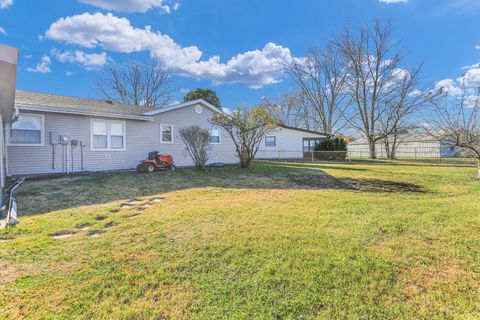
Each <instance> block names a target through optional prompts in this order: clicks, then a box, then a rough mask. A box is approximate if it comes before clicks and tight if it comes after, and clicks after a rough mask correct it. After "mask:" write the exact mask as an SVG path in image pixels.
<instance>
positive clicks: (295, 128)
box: [279, 125, 330, 137]
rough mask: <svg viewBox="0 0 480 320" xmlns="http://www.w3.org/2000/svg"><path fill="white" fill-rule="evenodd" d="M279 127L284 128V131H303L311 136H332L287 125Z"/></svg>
mask: <svg viewBox="0 0 480 320" xmlns="http://www.w3.org/2000/svg"><path fill="white" fill-rule="evenodd" d="M279 127H280V128H284V129H290V130H296V131H302V132H306V133H311V134H317V135H320V136H325V137H329V136H330V135H328V134H325V133H322V132H318V131H313V130H308V129H303V128H297V127H290V126H286V125H280V126H279Z"/></svg>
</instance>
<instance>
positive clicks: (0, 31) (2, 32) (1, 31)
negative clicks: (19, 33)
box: [0, 27, 7, 36]
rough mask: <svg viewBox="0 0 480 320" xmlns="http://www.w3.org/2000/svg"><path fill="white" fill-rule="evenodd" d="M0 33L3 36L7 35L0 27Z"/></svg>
mask: <svg viewBox="0 0 480 320" xmlns="http://www.w3.org/2000/svg"><path fill="white" fill-rule="evenodd" d="M0 33H1V34H3V35H5V36H6V35H7V31H5V29H3V28H2V27H0Z"/></svg>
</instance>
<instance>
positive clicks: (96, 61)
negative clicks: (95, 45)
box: [52, 49, 108, 70]
mask: <svg viewBox="0 0 480 320" xmlns="http://www.w3.org/2000/svg"><path fill="white" fill-rule="evenodd" d="M52 55H53V56H54V57H55V58H56V59H57V60H58V61H60V62H62V63H65V62H70V63H78V64H81V65H83V66H84V67H86V68H87V69H88V70H93V69H97V68H100V67H102V66H103V65H105V64H106V63H107V61H108V56H107V54H106V53H105V52H102V53H91V54H88V53H85V52H83V51H81V50H75V51H64V52H60V51H58V50H56V49H53V50H52Z"/></svg>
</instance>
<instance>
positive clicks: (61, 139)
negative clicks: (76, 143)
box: [60, 136, 68, 144]
mask: <svg viewBox="0 0 480 320" xmlns="http://www.w3.org/2000/svg"><path fill="white" fill-rule="evenodd" d="M60 142H61V143H62V144H67V143H68V137H67V136H61V137H60Z"/></svg>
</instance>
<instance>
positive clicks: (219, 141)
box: [208, 128, 222, 144]
mask: <svg viewBox="0 0 480 320" xmlns="http://www.w3.org/2000/svg"><path fill="white" fill-rule="evenodd" d="M212 130H217V131H218V142H210V144H220V143H222V131H221V130H220V129H218V128H212V129H208V133H209V134H210V136H212V133H211V131H212Z"/></svg>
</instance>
